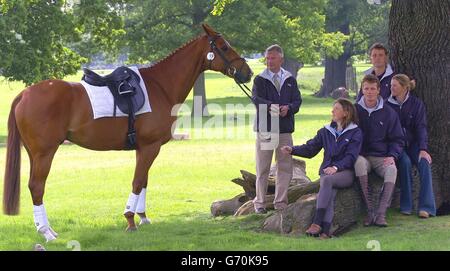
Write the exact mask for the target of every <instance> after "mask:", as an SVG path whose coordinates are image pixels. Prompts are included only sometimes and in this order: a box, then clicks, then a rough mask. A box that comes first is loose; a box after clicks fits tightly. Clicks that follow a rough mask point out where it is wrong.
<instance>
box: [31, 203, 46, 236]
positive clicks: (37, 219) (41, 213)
mask: <svg viewBox="0 0 450 271" xmlns="http://www.w3.org/2000/svg"><path fill="white" fill-rule="evenodd" d="M33 217H34V225H35V226H36V230H37V231H39V230H40V229H41V228H42V227H45V226H47V227H48V226H49V225H48V218H47V213H46V212H45V207H44V204H41V205H39V206H36V205H33Z"/></svg>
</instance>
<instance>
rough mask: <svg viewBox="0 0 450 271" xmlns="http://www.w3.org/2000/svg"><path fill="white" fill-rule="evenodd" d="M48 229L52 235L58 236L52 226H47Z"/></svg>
mask: <svg viewBox="0 0 450 271" xmlns="http://www.w3.org/2000/svg"><path fill="white" fill-rule="evenodd" d="M48 229H49V231H50V232H51V233H52V235H53V236H55V237H58V234H57V233H56V231H54V230H53V229H52V227H48Z"/></svg>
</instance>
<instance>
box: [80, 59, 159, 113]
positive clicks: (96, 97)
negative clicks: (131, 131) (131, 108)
mask: <svg viewBox="0 0 450 271" xmlns="http://www.w3.org/2000/svg"><path fill="white" fill-rule="evenodd" d="M128 68H130V69H132V70H133V71H135V72H136V73H137V74H138V75H139V77H140V78H141V81H140V82H139V84H140V85H141V88H142V90H143V91H144V96H145V102H144V106H142V108H141V109H140V110H139V111H137V112H136V115H139V114H143V113H147V112H152V109H151V107H150V102H149V100H148V94H147V89H146V88H145V84H144V80H143V79H142V76H141V74H140V73H139V69H138V68H137V67H128ZM80 83H81V84H82V85H83V87H84V89H85V90H86V92H87V95H88V96H89V100H90V101H91V106H92V113H93V115H94V119H98V118H104V117H113V114H114V97H113V95H112V94H111V92H110V90H109V89H108V87H97V86H92V85H89V84H88V83H86V82H85V81H84V80H81V82H80ZM125 116H128V114H125V113H123V112H122V111H121V110H120V109H119V107H117V106H116V117H125Z"/></svg>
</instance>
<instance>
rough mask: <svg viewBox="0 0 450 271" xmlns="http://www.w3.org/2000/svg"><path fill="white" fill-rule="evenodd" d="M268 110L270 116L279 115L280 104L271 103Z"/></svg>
mask: <svg viewBox="0 0 450 271" xmlns="http://www.w3.org/2000/svg"><path fill="white" fill-rule="evenodd" d="M269 111H270V115H271V116H272V117H276V116H279V115H280V105H278V104H271V105H270V109H269Z"/></svg>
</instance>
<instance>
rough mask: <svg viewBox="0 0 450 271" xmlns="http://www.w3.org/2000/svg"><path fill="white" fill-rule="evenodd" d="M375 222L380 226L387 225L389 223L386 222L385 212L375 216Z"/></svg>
mask: <svg viewBox="0 0 450 271" xmlns="http://www.w3.org/2000/svg"><path fill="white" fill-rule="evenodd" d="M374 224H375V225H376V226H378V227H387V226H388V224H387V222H386V216H385V215H384V214H379V215H377V217H376V218H375V223H374Z"/></svg>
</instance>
